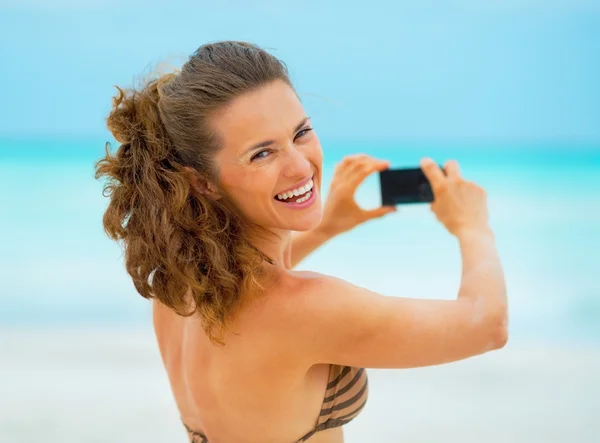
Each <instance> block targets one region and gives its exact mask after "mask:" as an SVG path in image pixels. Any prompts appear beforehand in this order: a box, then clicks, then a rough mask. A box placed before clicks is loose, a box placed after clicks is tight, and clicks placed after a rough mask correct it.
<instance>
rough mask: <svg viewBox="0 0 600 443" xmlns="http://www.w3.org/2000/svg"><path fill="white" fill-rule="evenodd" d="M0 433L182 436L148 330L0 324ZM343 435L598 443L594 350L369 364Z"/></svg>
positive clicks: (525, 349) (23, 439) (599, 402)
mask: <svg viewBox="0 0 600 443" xmlns="http://www.w3.org/2000/svg"><path fill="white" fill-rule="evenodd" d="M0 356H1V359H2V363H1V364H0V380H2V382H1V383H0V391H1V392H2V395H1V396H0V442H2V443H34V442H35V443H37V442H39V441H40V440H42V441H44V442H46V443H103V442H130V443H137V442H139V443H164V442H175V443H176V442H185V441H186V437H185V433H184V432H183V429H182V427H181V426H180V423H179V421H178V415H177V411H176V409H175V406H174V402H173V399H172V398H171V394H170V391H169V387H168V385H167V379H166V376H165V374H164V372H163V369H162V366H161V362H160V358H159V355H158V352H157V349H156V346H155V343H154V337H153V335H152V332H151V331H149V330H124V329H118V328H114V329H112V330H111V329H108V328H106V329H103V330H81V329H73V330H66V329H65V330H61V331H58V330H50V331H43V330H40V331H35V332H34V331H31V330H28V331H25V330H22V331H20V330H16V329H11V330H6V329H5V330H2V331H0ZM369 374H370V392H371V394H370V398H369V403H368V406H367V407H366V409H365V411H364V412H363V414H362V415H361V416H360V417H359V418H357V419H356V420H355V421H354V422H352V423H351V424H350V425H348V426H346V428H345V437H346V442H347V443H358V442H410V443H426V442H444V443H453V442H457V443H458V442H460V443H471V442H472V443H481V442H487V443H495V442H513V443H517V442H519V443H520V442H523V443H536V442H543V443H555V442H565V443H567V442H569V443H571V442H577V443H588V442H589V443H593V442H598V441H600V420H599V418H600V348H598V347H594V346H592V345H589V346H587V347H584V346H581V345H580V346H579V347H573V346H567V345H564V346H558V345H552V347H548V346H545V345H542V344H538V345H536V344H533V343H531V344H528V345H522V344H520V345H519V346H518V347H517V346H512V345H511V344H510V343H509V345H508V346H507V347H506V348H505V349H503V350H501V351H498V352H494V353H490V354H486V355H483V356H479V357H476V358H473V359H469V360H465V361H461V362H456V363H452V364H448V365H442V366H436V367H428V368H420V369H410V370H370V371H369Z"/></svg>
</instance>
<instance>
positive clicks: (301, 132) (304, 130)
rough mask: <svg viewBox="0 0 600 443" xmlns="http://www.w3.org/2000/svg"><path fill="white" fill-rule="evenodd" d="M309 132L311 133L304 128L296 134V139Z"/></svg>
mask: <svg viewBox="0 0 600 443" xmlns="http://www.w3.org/2000/svg"><path fill="white" fill-rule="evenodd" d="M310 131H312V128H304V129H303V130H301V131H300V132H298V134H296V138H298V137H304V136H305V135H306V134H308V133H309V132H310Z"/></svg>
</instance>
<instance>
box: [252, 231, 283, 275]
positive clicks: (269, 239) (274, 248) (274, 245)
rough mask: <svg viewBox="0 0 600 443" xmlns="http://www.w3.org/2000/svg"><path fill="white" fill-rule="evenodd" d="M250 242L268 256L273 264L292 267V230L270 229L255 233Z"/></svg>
mask: <svg viewBox="0 0 600 443" xmlns="http://www.w3.org/2000/svg"><path fill="white" fill-rule="evenodd" d="M250 243H251V244H252V245H253V246H254V247H255V248H256V249H258V251H259V252H261V253H262V254H263V255H265V256H266V258H268V260H269V261H270V262H271V264H273V265H275V266H280V267H282V268H291V245H292V231H288V230H280V229H275V230H274V229H269V230H268V231H267V232H264V233H261V234H255V235H253V236H252V237H251V238H250Z"/></svg>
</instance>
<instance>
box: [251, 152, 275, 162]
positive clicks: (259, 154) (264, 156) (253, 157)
mask: <svg viewBox="0 0 600 443" xmlns="http://www.w3.org/2000/svg"><path fill="white" fill-rule="evenodd" d="M269 152H270V151H269V150H268V149H265V150H264V151H259V152H257V153H256V154H254V155H253V156H252V158H251V159H250V161H251V162H253V161H254V160H257V159H261V158H266V157H267V155H261V154H264V153H267V154H268V153H269Z"/></svg>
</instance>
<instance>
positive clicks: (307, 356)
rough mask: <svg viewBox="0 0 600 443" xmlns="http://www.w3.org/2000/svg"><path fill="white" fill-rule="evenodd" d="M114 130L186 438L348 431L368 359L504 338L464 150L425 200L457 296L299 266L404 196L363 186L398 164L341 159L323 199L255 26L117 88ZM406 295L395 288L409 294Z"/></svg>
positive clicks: (114, 177)
mask: <svg viewBox="0 0 600 443" xmlns="http://www.w3.org/2000/svg"><path fill="white" fill-rule="evenodd" d="M108 127H109V129H110V130H111V132H112V133H113V135H114V137H115V138H116V139H117V140H118V141H119V142H120V147H119V148H118V150H117V151H116V154H115V155H114V156H113V155H111V154H110V152H109V151H108V149H107V152H106V157H104V158H102V159H101V160H100V161H98V163H97V165H96V167H97V173H96V177H97V178H99V177H102V176H106V177H108V178H109V180H110V183H109V185H108V186H107V190H108V191H109V194H110V204H109V206H108V208H107V210H106V213H105V215H104V219H103V222H104V227H105V230H106V232H107V233H108V235H109V236H110V237H111V238H113V239H115V240H123V241H124V245H125V263H126V267H127V271H128V273H129V274H130V275H131V277H132V279H133V282H134V284H135V287H136V289H137V291H139V293H140V294H141V295H142V296H144V297H146V298H151V299H152V300H153V319H154V327H155V331H156V337H157V339H158V345H159V348H160V352H161V355H162V358H163V361H164V364H165V367H166V370H167V373H168V377H169V381H170V384H171V387H172V390H173V394H174V396H175V400H176V403H177V406H178V408H179V412H180V414H181V418H182V421H183V424H184V425H185V426H186V428H187V429H188V433H189V437H190V441H192V442H211V443H221V442H225V443H246V442H248V443H255V442H261V443H269V442H273V443H282V442H303V441H307V440H310V442H311V443H339V442H342V441H343V434H342V428H341V426H342V425H344V424H345V423H347V422H349V421H350V420H352V419H353V418H354V417H356V416H357V415H358V414H359V412H360V411H361V410H362V408H363V407H364V405H365V402H366V400H367V396H368V388H367V387H368V384H367V375H366V372H365V370H364V368H408V367H416V366H425V365H435V364H440V363H445V362H450V361H455V360H459V359H464V358H467V357H470V356H474V355H477V354H481V353H484V352H486V351H490V350H493V349H498V348H500V347H502V346H503V345H504V344H505V342H506V340H507V332H506V323H507V322H506V319H507V301H506V291H505V284H504V278H503V272H502V268H501V264H500V261H499V258H498V255H497V252H496V248H495V245H494V236H493V233H492V231H491V230H490V226H489V223H488V214H487V209H486V198H485V192H484V190H483V189H482V188H481V187H479V186H477V185H476V184H474V183H472V182H468V181H465V180H463V179H462V178H461V175H460V172H459V167H458V164H457V163H456V162H455V161H450V162H448V163H447V164H446V165H444V169H445V173H446V174H444V173H443V171H442V170H441V169H440V168H439V167H438V166H437V165H436V164H435V163H434V162H433V161H431V160H430V159H423V160H422V163H421V167H422V168H423V170H424V172H425V174H426V176H427V178H428V179H429V180H430V182H431V184H432V187H433V192H434V196H435V202H434V203H432V204H431V209H432V211H433V212H434V213H435V215H436V216H437V218H438V219H439V220H440V221H441V222H442V223H443V224H444V226H445V227H446V228H447V229H448V231H449V232H450V233H451V234H452V235H454V236H455V237H456V238H457V239H458V242H459V245H460V248H461V252H462V259H463V274H462V282H461V288H460V291H459V293H458V297H457V299H456V300H424V299H413V298H400V297H386V296H382V295H380V294H377V293H374V292H372V291H369V290H367V289H365V288H361V287H358V286H354V285H352V284H350V283H348V282H345V281H343V280H340V279H337V278H334V277H331V276H328V275H323V274H318V273H316V272H305V271H303V272H300V271H292V268H293V267H294V266H295V265H296V264H297V263H298V262H299V261H300V260H302V259H303V258H304V257H306V256H307V255H308V254H309V253H310V252H312V251H313V250H315V249H316V248H317V247H319V246H320V245H321V244H323V243H324V242H326V241H327V240H328V239H330V238H331V237H333V236H335V235H337V234H339V233H341V232H344V231H347V230H349V229H352V228H353V227H355V226H356V225H358V224H360V223H363V222H365V221H367V220H370V219H373V218H375V217H381V216H383V215H385V214H387V213H390V212H392V211H393V208H379V209H376V210H372V211H363V210H361V209H360V208H359V207H358V206H357V205H356V203H355V202H354V199H353V194H354V191H355V190H356V188H357V186H358V185H359V184H360V183H361V182H362V181H363V180H364V179H365V177H367V176H368V175H369V174H371V173H373V172H374V171H377V170H381V169H385V168H388V167H389V164H388V163H387V162H385V161H380V160H376V159H373V158H371V157H369V156H366V155H354V156H349V157H346V158H345V159H344V160H343V161H342V162H341V163H340V164H339V165H338V166H337V168H336V170H335V174H334V177H333V180H332V184H331V190H330V193H329V197H328V199H327V202H325V205H324V208H322V205H321V178H322V177H321V174H322V151H321V146H320V143H319V139H318V138H317V135H316V134H315V131H314V130H313V128H312V127H311V126H310V120H309V119H308V118H307V116H306V114H305V112H304V109H303V107H302V105H301V103H300V101H299V99H298V97H297V96H296V93H295V91H294V89H293V87H292V85H291V83H290V80H289V78H288V74H287V70H286V68H285V65H284V64H283V63H282V62H280V61H279V60H277V59H276V58H274V57H273V56H271V55H270V54H268V53H267V52H265V51H263V50H262V49H260V48H258V47H257V46H255V45H251V44H248V43H243V42H233V41H224V42H218V43H214V44H206V45H204V46H202V47H200V48H199V49H198V50H197V51H196V52H195V53H194V54H193V55H192V56H191V58H190V59H189V60H188V61H187V62H186V63H185V64H184V66H183V67H182V69H181V71H180V72H178V73H173V74H168V75H164V76H162V77H160V78H158V79H155V80H152V81H149V82H148V83H147V84H146V85H145V87H143V88H142V89H141V90H139V91H135V90H127V91H124V90H121V89H119V93H118V95H117V96H116V97H115V99H114V108H113V110H112V112H111V113H110V115H109V116H108ZM398 295H400V294H398Z"/></svg>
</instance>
